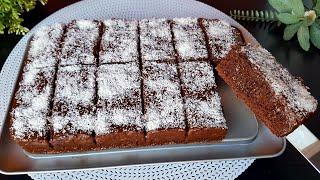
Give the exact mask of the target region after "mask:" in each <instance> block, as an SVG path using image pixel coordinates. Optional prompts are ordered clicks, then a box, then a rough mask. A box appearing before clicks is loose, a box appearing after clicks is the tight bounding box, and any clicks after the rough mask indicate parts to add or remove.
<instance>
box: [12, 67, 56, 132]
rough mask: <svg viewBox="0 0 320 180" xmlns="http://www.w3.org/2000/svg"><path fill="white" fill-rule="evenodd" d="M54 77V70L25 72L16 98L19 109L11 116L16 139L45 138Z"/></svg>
mask: <svg viewBox="0 0 320 180" xmlns="http://www.w3.org/2000/svg"><path fill="white" fill-rule="evenodd" d="M53 76H54V68H42V69H38V68H30V69H28V71H26V72H24V74H23V80H22V81H21V82H20V83H19V89H18V91H17V93H16V96H15V99H16V102H17V107H15V108H14V109H13V111H12V114H11V115H12V119H13V120H12V128H13V132H14V136H15V138H28V137H31V136H39V137H44V136H45V133H46V131H47V127H46V125H47V114H48V112H49V105H50V100H51V94H52V90H53Z"/></svg>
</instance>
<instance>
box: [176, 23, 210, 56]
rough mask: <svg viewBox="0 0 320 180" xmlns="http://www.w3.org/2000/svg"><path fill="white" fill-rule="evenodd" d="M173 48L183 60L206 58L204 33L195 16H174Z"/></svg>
mask: <svg viewBox="0 0 320 180" xmlns="http://www.w3.org/2000/svg"><path fill="white" fill-rule="evenodd" d="M172 31H173V35H174V41H175V48H176V50H177V52H178V55H179V56H180V58H181V59H182V60H183V61H188V60H198V59H206V58H208V52H207V48H206V44H205V39H204V34H203V32H202V30H201V28H200V26H199V24H198V20H197V19H196V18H174V19H173V27H172Z"/></svg>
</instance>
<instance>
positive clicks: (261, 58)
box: [241, 45, 317, 116]
mask: <svg viewBox="0 0 320 180" xmlns="http://www.w3.org/2000/svg"><path fill="white" fill-rule="evenodd" d="M241 51H242V52H244V53H245V54H246V55H247V56H248V59H249V60H250V62H251V63H252V64H254V65H255V66H256V67H257V68H258V69H259V70H260V71H261V72H262V73H263V74H264V75H265V78H266V80H267V81H268V82H269V84H270V86H271V87H272V89H273V90H274V92H275V94H276V96H278V97H284V98H285V99H286V101H287V105H288V106H289V107H290V108H291V109H292V110H293V111H294V112H296V113H298V114H299V115H300V116H305V115H307V114H308V113H310V112H314V111H315V110H316V108H317V100H316V99H315V98H314V97H313V96H312V95H311V94H310V92H309V91H308V88H307V87H306V86H304V85H303V83H302V82H301V81H300V80H299V79H297V78H295V77H293V76H292V75H291V74H290V73H289V72H288V70H286V69H285V68H283V67H282V66H281V65H280V64H279V63H277V62H276V60H275V58H274V57H273V56H272V55H271V54H270V53H269V52H268V51H267V50H266V49H264V48H262V47H253V46H250V45H248V46H244V47H242V49H241Z"/></svg>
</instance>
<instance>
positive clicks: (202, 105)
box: [179, 62, 228, 142]
mask: <svg viewBox="0 0 320 180" xmlns="http://www.w3.org/2000/svg"><path fill="white" fill-rule="evenodd" d="M179 69H180V78H181V83H182V92H183V95H184V102H185V109H186V111H185V112H186V119H187V125H188V134H187V142H206V141H218V140H222V139H223V138H224V137H225V135H226V133H227V129H228V128H227V125H226V120H225V118H224V116H223V112H222V108H221V102H220V96H219V95H218V93H217V92H216V90H215V89H216V86H217V85H216V83H215V77H214V73H213V68H212V67H211V65H210V63H209V62H183V63H179Z"/></svg>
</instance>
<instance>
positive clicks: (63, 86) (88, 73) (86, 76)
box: [54, 65, 95, 106]
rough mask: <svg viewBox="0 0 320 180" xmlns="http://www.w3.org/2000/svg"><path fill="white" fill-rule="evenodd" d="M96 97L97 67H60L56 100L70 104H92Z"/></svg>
mask: <svg viewBox="0 0 320 180" xmlns="http://www.w3.org/2000/svg"><path fill="white" fill-rule="evenodd" d="M94 97H95V67H94V66H91V65H73V66H64V67H59V69H58V73H57V80H56V90H55V95H54V100H55V101H57V102H59V101H61V102H64V103H67V104H70V105H85V106H89V105H92V103H93V99H94Z"/></svg>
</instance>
